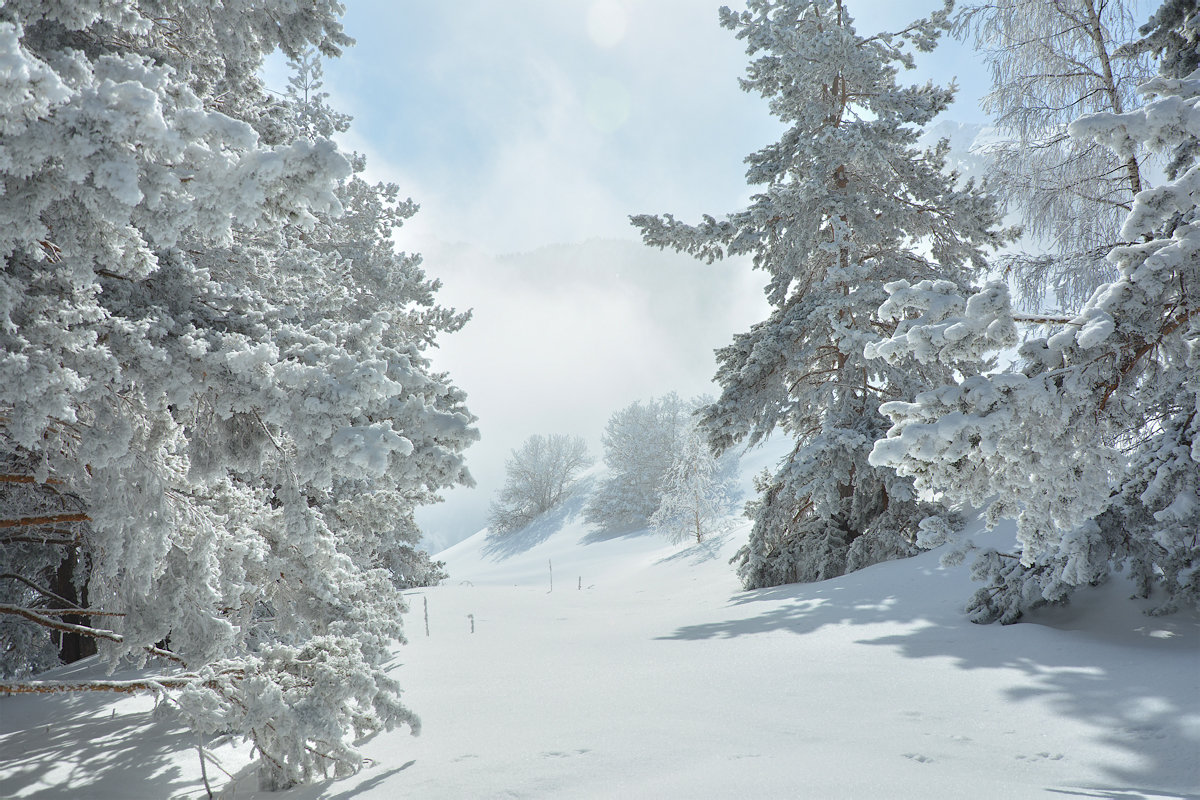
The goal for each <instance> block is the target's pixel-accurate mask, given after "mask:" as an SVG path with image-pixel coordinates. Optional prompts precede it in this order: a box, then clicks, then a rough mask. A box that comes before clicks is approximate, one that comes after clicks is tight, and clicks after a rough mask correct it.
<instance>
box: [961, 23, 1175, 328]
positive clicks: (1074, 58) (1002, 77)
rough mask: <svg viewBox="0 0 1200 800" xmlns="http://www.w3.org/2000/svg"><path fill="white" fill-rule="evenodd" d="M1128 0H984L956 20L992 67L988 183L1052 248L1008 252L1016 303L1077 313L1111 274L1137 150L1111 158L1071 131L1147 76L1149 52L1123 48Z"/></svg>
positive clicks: (1139, 184)
mask: <svg viewBox="0 0 1200 800" xmlns="http://www.w3.org/2000/svg"><path fill="white" fill-rule="evenodd" d="M1133 5H1134V3H1133V2H1132V0H1131V2H1126V1H1125V0H1055V2H1046V0H988V2H984V3H968V4H966V5H965V6H963V7H962V9H961V10H960V11H959V12H958V14H957V15H956V17H955V30H956V32H957V33H958V34H959V35H962V36H970V35H973V38H974V41H975V46H976V48H977V49H978V50H979V52H980V53H981V54H982V56H983V59H984V60H985V61H986V62H987V63H988V65H989V66H990V67H991V72H992V91H991V92H990V93H989V94H988V95H987V96H986V97H985V98H984V99H983V108H984V110H985V111H987V112H988V113H989V114H990V115H991V116H992V119H993V121H994V124H995V126H996V128H997V133H998V134H999V135H998V137H997V140H996V141H995V142H994V143H992V144H991V145H990V146H989V148H988V152H989V155H990V156H991V160H992V161H991V163H992V166H991V168H990V170H989V180H990V182H991V185H992V186H993V187H995V190H996V192H997V193H998V194H1000V195H1001V197H1002V198H1003V199H1004V200H1005V201H1006V202H1007V204H1008V206H1009V207H1010V208H1011V210H1013V211H1015V212H1016V213H1017V214H1019V215H1020V217H1021V219H1022V221H1023V223H1024V224H1023V227H1024V230H1025V232H1026V233H1027V234H1028V235H1029V236H1031V237H1032V242H1031V243H1032V244H1035V245H1038V246H1040V247H1046V248H1048V249H1049V250H1050V255H1044V254H1041V253H1035V254H1032V255H1031V254H1024V253H1017V254H1010V255H1008V256H1005V257H1004V259H1003V266H1004V268H1005V269H1006V270H1007V271H1008V273H1009V274H1010V275H1011V276H1012V277H1013V279H1014V281H1015V283H1016V285H1017V288H1018V289H1019V292H1020V295H1021V300H1022V303H1023V304H1025V305H1026V306H1027V307H1029V308H1030V309H1031V310H1038V309H1041V307H1042V305H1043V304H1044V303H1045V302H1046V299H1047V293H1048V292H1049V293H1052V294H1053V296H1054V299H1055V303H1056V304H1057V306H1058V307H1059V308H1070V309H1077V308H1079V307H1080V306H1081V305H1082V304H1083V302H1084V301H1085V300H1087V299H1088V297H1089V295H1091V293H1092V292H1093V291H1094V290H1095V289H1096V287H1097V286H1099V285H1100V284H1102V283H1105V282H1106V281H1109V280H1111V279H1112V277H1113V275H1114V273H1113V271H1112V267H1111V265H1110V264H1109V263H1108V261H1107V260H1106V259H1105V255H1106V254H1107V253H1108V251H1109V249H1110V248H1111V247H1112V245H1113V244H1114V243H1116V242H1117V241H1119V231H1120V229H1121V223H1122V221H1123V220H1124V218H1125V215H1126V214H1128V213H1129V206H1130V203H1131V201H1132V198H1133V195H1134V194H1136V193H1137V192H1138V191H1140V190H1141V189H1142V188H1144V186H1145V185H1146V178H1147V175H1146V170H1145V169H1144V168H1143V166H1142V159H1143V153H1142V152H1141V151H1133V152H1130V153H1128V154H1126V155H1122V156H1120V157H1119V158H1118V156H1117V155H1116V154H1115V153H1113V152H1112V151H1110V150H1107V149H1106V148H1103V147H1095V146H1093V145H1092V144H1091V143H1090V142H1085V141H1081V140H1079V139H1075V138H1073V137H1071V136H1068V135H1067V125H1068V124H1069V123H1070V122H1071V121H1072V120H1074V119H1076V118H1077V117H1079V116H1080V115H1081V114H1086V113H1089V112H1098V111H1112V112H1115V113H1121V112H1123V111H1126V110H1128V109H1130V108H1133V107H1134V106H1135V105H1136V95H1135V89H1136V88H1137V86H1138V84H1140V83H1142V82H1143V81H1144V80H1146V79H1148V78H1149V77H1150V75H1151V64H1150V60H1149V58H1146V57H1144V56H1142V55H1139V54H1138V53H1137V52H1136V51H1134V50H1131V49H1129V48H1128V47H1124V48H1123V47H1122V46H1123V45H1127V44H1128V43H1129V42H1131V41H1132V40H1133V39H1134V38H1135V36H1136V23H1135V21H1134V18H1133V16H1132V13H1131V6H1133Z"/></svg>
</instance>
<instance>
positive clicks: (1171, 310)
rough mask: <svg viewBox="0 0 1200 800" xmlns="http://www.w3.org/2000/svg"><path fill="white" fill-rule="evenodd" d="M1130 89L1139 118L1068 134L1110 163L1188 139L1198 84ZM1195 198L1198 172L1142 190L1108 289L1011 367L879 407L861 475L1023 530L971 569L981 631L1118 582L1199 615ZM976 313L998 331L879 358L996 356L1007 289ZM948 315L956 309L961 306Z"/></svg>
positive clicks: (962, 328) (1199, 343) (1195, 121)
mask: <svg viewBox="0 0 1200 800" xmlns="http://www.w3.org/2000/svg"><path fill="white" fill-rule="evenodd" d="M1142 92H1143V95H1144V96H1145V98H1146V100H1147V103H1146V105H1145V107H1144V108H1142V109H1140V110H1138V111H1135V112H1130V113H1126V114H1094V115H1090V116H1086V117H1083V118H1081V119H1080V120H1078V121H1077V122H1075V123H1074V124H1072V126H1071V133H1072V135H1074V136H1077V137H1079V138H1080V139H1081V140H1083V141H1089V142H1099V143H1102V144H1107V145H1108V146H1110V147H1113V148H1115V149H1116V151H1117V153H1118V155H1121V156H1125V155H1127V154H1129V153H1130V152H1132V151H1133V149H1134V148H1135V147H1137V146H1139V145H1141V146H1144V147H1146V148H1148V149H1150V150H1152V151H1155V152H1160V153H1173V152H1181V151H1187V150H1188V149H1189V148H1191V147H1194V146H1195V145H1196V143H1197V142H1198V141H1200V71H1197V72H1195V73H1192V74H1191V75H1188V76H1185V77H1167V76H1163V77H1158V78H1155V79H1153V80H1151V81H1149V82H1148V83H1147V84H1145V85H1144V86H1143V87H1142ZM1198 197H1200V168H1198V167H1196V166H1192V167H1191V168H1189V169H1188V170H1186V171H1185V172H1183V173H1181V174H1179V175H1177V177H1176V178H1175V179H1174V180H1173V181H1171V182H1169V183H1167V184H1165V185H1163V186H1160V187H1158V188H1154V189H1147V190H1144V191H1142V192H1140V193H1139V194H1138V195H1137V197H1136V198H1135V201H1134V205H1133V208H1132V211H1131V212H1130V214H1129V216H1128V217H1127V219H1126V221H1125V225H1124V227H1123V229H1122V231H1121V236H1122V237H1123V238H1124V239H1125V240H1127V241H1130V242H1134V244H1129V245H1124V246H1120V247H1116V248H1114V249H1113V250H1112V251H1111V252H1110V253H1109V256H1108V258H1109V261H1110V262H1111V264H1112V266H1113V268H1114V269H1116V270H1117V271H1118V274H1119V278H1118V279H1117V280H1116V281H1114V282H1113V283H1111V284H1108V285H1106V286H1104V287H1102V288H1101V289H1100V290H1099V291H1098V292H1097V293H1096V294H1095V295H1094V296H1093V298H1092V299H1091V301H1089V302H1088V304H1087V305H1086V306H1085V307H1084V309H1083V311H1082V312H1081V313H1080V314H1079V315H1078V316H1077V317H1076V318H1074V319H1073V320H1071V322H1070V323H1068V324H1067V325H1063V326H1060V327H1059V328H1058V330H1057V331H1056V332H1054V333H1052V335H1049V336H1046V337H1043V338H1036V339H1032V340H1029V341H1027V342H1026V343H1025V344H1024V345H1022V347H1021V349H1020V354H1021V357H1022V359H1023V366H1022V367H1021V368H1020V369H1019V370H1011V371H1008V372H1003V373H999V374H994V375H983V374H974V375H973V376H972V377H969V378H967V379H966V380H964V381H962V382H961V383H957V384H949V385H946V386H943V387H942V388H939V389H935V390H932V391H928V392H924V393H921V394H918V395H917V396H916V397H915V399H914V400H913V401H911V402H894V403H889V404H887V405H885V406H884V407H883V411H884V413H886V414H887V415H888V416H889V417H891V419H892V422H893V427H892V428H891V430H890V431H889V432H888V436H887V438H886V439H884V440H883V441H880V442H879V443H877V444H876V446H875V449H874V451H873V453H872V456H871V460H872V462H873V463H876V464H879V465H888V466H892V467H895V468H896V469H897V471H898V472H900V473H901V474H903V475H907V476H911V477H913V478H914V479H915V481H916V485H917V487H918V488H920V489H926V490H929V491H935V492H941V493H944V494H946V495H948V496H950V497H952V498H953V499H955V500H959V501H965V502H968V503H972V504H976V505H984V504H988V512H987V513H988V517H989V519H990V520H992V521H995V520H997V519H999V518H1001V517H1010V518H1015V519H1016V520H1017V535H1018V552H1017V553H1016V554H1003V553H995V552H989V553H985V554H984V555H983V556H982V558H981V559H980V560H979V562H977V563H976V565H975V567H974V571H975V574H976V576H977V577H978V578H979V579H980V580H982V581H984V582H986V583H987V586H986V588H984V589H981V590H980V591H979V593H978V594H977V595H976V597H975V598H974V600H973V601H972V603H971V606H970V609H971V612H972V614H973V616H974V618H975V619H977V620H978V621H984V622H986V621H991V620H995V619H999V620H1000V621H1002V622H1012V621H1014V620H1016V619H1017V618H1018V617H1019V616H1020V615H1021V613H1022V612H1023V611H1024V610H1026V609H1028V608H1031V607H1035V606H1037V605H1040V604H1043V603H1046V602H1058V601H1062V600H1065V599H1066V598H1067V597H1068V596H1069V595H1070V594H1071V592H1072V591H1073V590H1074V589H1076V588H1077V587H1079V586H1083V585H1087V584H1094V583H1097V582H1100V581H1103V580H1104V579H1105V578H1106V577H1107V576H1108V575H1109V574H1110V573H1111V572H1113V571H1115V570H1121V569H1128V570H1129V571H1130V572H1131V574H1132V575H1133V577H1134V578H1135V579H1136V582H1137V585H1138V587H1139V590H1140V592H1141V593H1142V594H1143V595H1149V594H1150V593H1151V592H1159V595H1160V596H1159V601H1158V603H1157V608H1158V610H1159V611H1162V612H1166V611H1170V610H1172V609H1175V608H1178V607H1180V606H1184V605H1188V606H1195V605H1197V604H1200V541H1198V538H1197V531H1200V416H1198V412H1200V257H1198V255H1200V212H1198V207H1197V199H1198ZM985 295H986V297H985ZM894 297H895V295H894ZM988 298H992V299H988ZM971 303H977V304H982V305H983V306H985V307H986V308H987V309H989V310H993V311H994V312H996V317H995V319H994V320H993V322H991V323H988V324H987V325H983V324H982V323H981V322H980V321H978V320H975V319H971V318H970V314H969V313H968V314H967V315H966V316H962V317H954V316H953V315H952V314H951V315H950V316H947V317H946V318H945V319H943V320H933V321H931V322H930V323H928V324H925V323H923V322H917V323H914V324H913V325H912V326H911V329H910V330H908V331H907V333H906V334H905V335H904V336H903V337H894V338H893V340H892V342H891V343H890V344H888V345H886V346H885V347H882V348H879V349H881V350H886V354H887V355H888V356H889V357H892V356H894V355H896V354H897V353H899V352H901V351H904V350H908V351H910V352H921V353H933V354H934V355H935V357H938V358H941V359H943V360H944V359H945V358H946V354H947V352H949V349H950V348H959V349H961V348H964V347H978V348H980V349H985V350H986V349H990V348H994V347H996V346H999V345H1002V344H1003V340H994V341H991V340H988V336H987V334H988V332H989V330H990V329H991V327H992V326H993V325H998V326H999V327H1001V328H1006V327H1007V326H1008V325H1009V324H1010V323H1009V322H1008V321H1007V320H1006V315H1007V313H1008V311H1007V298H1006V297H1005V296H1004V290H1003V287H1002V286H989V287H988V288H987V289H985V290H984V292H983V293H982V294H981V295H976V296H975V297H972V298H971V299H970V300H968V301H967V304H968V307H969V306H970V304H971ZM946 304H947V306H954V307H955V308H958V309H961V308H963V305H962V302H961V297H955V298H951V299H949V300H948V301H947V303H946ZM909 307H910V308H913V307H914V306H912V305H909ZM951 332H958V333H961V334H963V335H961V336H958V338H955V336H952V335H951ZM956 335H957V333H956ZM901 339H902V340H903V341H901ZM951 340H953V341H951Z"/></svg>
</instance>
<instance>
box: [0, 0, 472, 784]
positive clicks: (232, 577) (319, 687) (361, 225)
mask: <svg viewBox="0 0 1200 800" xmlns="http://www.w3.org/2000/svg"><path fill="white" fill-rule="evenodd" d="M152 12H153V13H151V10H148V9H147V8H146V7H143V6H139V5H138V4H136V3H126V4H105V3H79V2H52V1H51V0H19V1H18V2H12V3H7V4H5V5H4V6H3V7H2V8H0V110H2V113H0V134H2V135H3V139H4V157H3V159H0V182H2V185H3V186H4V192H3V195H2V196H0V253H2V254H3V257H4V261H5V269H4V271H3V273H2V274H0V341H3V345H4V347H3V352H2V354H0V473H2V474H3V475H5V476H6V479H5V480H3V481H0V519H2V520H3V521H4V522H3V528H0V575H2V576H3V577H0V607H2V608H3V609H4V613H0V637H2V638H3V641H4V642H5V645H4V647H3V648H0V673H2V674H4V675H8V676H12V677H13V678H15V679H16V682H12V681H10V682H7V683H5V684H4V686H5V690H7V691H21V689H19V688H15V687H19V686H20V685H22V683H21V681H23V680H24V679H25V678H27V677H28V676H29V675H31V674H33V673H36V672H38V671H40V670H42V669H44V668H46V667H48V666H51V665H52V664H54V663H55V662H56V661H57V660H58V652H57V651H58V649H59V643H58V642H57V641H56V640H55V639H54V638H52V636H57V635H59V634H63V635H67V636H73V635H78V636H81V637H84V638H86V639H89V640H95V641H96V642H97V644H98V646H99V651H100V656H101V659H102V660H103V662H104V663H106V664H107V665H109V666H110V667H112V666H116V665H117V664H118V663H125V662H127V661H129V660H132V661H133V662H134V663H141V662H144V661H146V660H147V659H148V658H159V657H161V658H166V659H169V660H171V661H179V662H181V664H182V665H183V667H184V668H186V670H187V671H186V672H181V673H179V674H173V673H167V674H164V675H161V676H159V678H156V679H147V682H148V683H152V684H154V685H155V686H158V687H160V688H170V689H171V690H172V696H173V701H172V702H173V703H174V704H175V706H176V707H177V708H178V710H179V711H180V713H181V716H182V718H183V719H184V720H186V721H187V722H188V723H189V724H191V725H193V726H194V727H196V728H197V729H198V730H200V731H204V732H211V731H215V730H230V731H234V732H236V733H238V734H242V735H245V736H247V737H248V738H250V739H251V740H252V741H253V743H254V745H255V747H256V748H257V750H258V752H259V753H260V754H261V756H262V759H263V763H264V770H263V775H264V780H265V782H266V783H267V784H269V785H274V786H282V785H286V784H289V783H293V782H297V781H304V780H309V779H312V778H313V777H314V776H316V775H318V774H321V773H322V772H323V771H324V770H326V769H332V770H333V771H335V772H338V773H344V772H345V771H347V770H352V769H355V768H357V766H358V764H359V758H358V756H357V755H356V753H355V751H354V748H353V746H352V744H351V742H352V740H353V739H354V738H355V737H357V736H360V735H362V734H365V733H368V732H370V731H373V730H378V729H380V728H385V727H390V726H393V725H397V724H408V725H412V726H413V727H414V729H415V728H416V725H417V722H416V718H415V717H414V716H413V715H412V714H411V712H409V711H408V710H407V709H405V708H404V707H403V706H402V705H401V704H400V702H399V691H398V688H397V686H396V685H395V683H394V682H393V681H391V680H390V679H389V678H387V677H386V676H385V675H384V674H383V671H382V667H381V665H382V663H383V662H384V660H385V659H386V658H387V657H388V656H389V653H390V652H391V648H392V646H393V645H394V643H395V642H396V641H398V640H400V639H401V627H400V615H401V613H402V612H403V610H404V605H403V602H402V598H401V597H400V595H399V593H398V591H397V588H396V580H397V577H398V576H399V575H401V574H404V573H405V570H407V569H409V568H410V567H411V566H412V564H414V563H415V564H416V565H417V566H418V567H419V568H420V569H424V570H425V577H426V578H430V577H431V576H430V574H429V570H428V567H429V566H430V565H429V562H428V558H427V557H426V558H425V559H424V564H423V565H422V560H421V558H420V556H417V555H415V554H416V552H417V551H416V550H415V544H416V542H417V539H418V536H419V532H417V530H416V527H415V525H414V524H412V509H413V508H414V507H415V506H416V505H418V504H421V503H426V502H431V501H433V500H435V499H436V492H437V491H438V490H440V489H441V488H444V487H448V486H452V485H455V484H459V483H469V482H470V476H469V474H468V473H467V472H466V470H465V468H464V466H463V460H462V451H463V449H464V448H465V447H466V446H467V445H468V444H469V443H470V442H471V441H473V440H474V439H475V438H477V434H476V432H475V431H474V430H473V429H472V428H471V423H472V422H473V417H471V415H470V414H469V413H468V412H467V410H466V408H465V407H464V396H463V394H462V392H461V391H460V390H458V389H457V388H456V387H455V386H454V385H453V384H451V383H450V382H449V380H448V378H447V376H445V375H443V374H439V373H437V372H435V371H434V370H433V368H432V365H431V364H430V362H429V360H428V358H427V356H426V354H425V351H426V349H427V348H428V346H429V345H430V344H431V343H432V342H433V341H434V340H435V338H436V336H437V335H438V334H439V333H441V332H444V331H450V330H455V329H457V328H458V327H460V326H461V325H462V324H463V323H464V322H465V321H466V317H465V315H460V314H457V313H455V312H454V311H453V310H450V309H444V308H441V307H439V306H438V305H436V303H435V301H434V294H435V292H436V290H437V288H438V284H437V282H436V281H432V280H430V279H428V278H427V277H426V276H425V274H424V272H423V271H422V270H421V268H420V262H419V259H418V258H417V257H415V256H409V255H406V254H404V253H397V252H395V250H394V249H393V246H392V244H391V241H390V237H391V234H392V232H393V230H394V229H395V228H397V227H398V226H399V225H400V224H401V223H402V222H403V220H404V219H406V218H407V217H408V216H411V214H412V213H414V212H415V206H414V205H413V204H412V203H411V202H401V201H399V200H398V199H397V190H396V188H395V187H393V186H384V185H377V186H371V185H368V184H367V183H366V182H364V181H362V180H361V179H360V178H358V177H357V175H356V174H355V173H356V172H358V171H361V169H362V166H363V164H362V159H361V158H359V157H357V156H351V157H349V158H348V157H346V156H345V155H343V154H342V153H339V152H338V150H337V148H336V146H335V145H333V144H332V143H331V142H330V141H329V140H328V139H326V138H323V136H324V135H327V134H328V133H329V132H331V131H333V130H340V129H341V127H342V126H344V124H345V118H344V117H340V116H338V115H336V114H334V112H332V111H330V110H329V109H328V108H327V106H324V105H323V96H322V95H321V94H320V93H319V92H315V91H314V92H310V93H309V94H308V95H307V97H305V98H301V97H300V96H299V95H297V94H296V93H295V92H293V94H292V95H291V96H289V97H286V98H284V99H282V100H281V99H278V98H272V97H271V96H270V95H268V94H267V93H266V92H265V91H264V90H263V88H262V86H261V85H260V83H259V80H258V78H257V77H256V76H257V73H258V70H259V68H260V66H261V63H262V59H263V56H264V55H265V54H266V53H267V52H269V51H271V50H274V49H277V48H278V49H280V50H282V51H283V52H284V53H285V54H287V55H288V56H289V57H292V58H293V59H294V60H295V63H296V64H297V65H298V67H300V68H301V69H307V70H308V73H307V75H308V77H307V78H302V79H303V80H308V81H309V84H308V85H309V86H310V88H313V81H314V79H319V75H314V74H313V70H312V64H313V61H312V57H311V54H309V55H305V53H306V52H307V48H310V47H315V48H317V49H318V50H319V51H321V52H322V53H324V54H326V55H336V54H337V53H338V52H339V50H340V48H341V47H343V46H345V45H347V44H348V43H349V41H350V40H349V39H348V38H347V37H346V36H345V35H344V34H343V33H342V29H341V25H340V23H339V21H338V14H339V13H340V6H339V5H338V4H337V3H334V2H332V0H329V2H325V1H324V0H318V2H312V3H306V4H303V6H296V5H295V4H291V3H254V4H246V3H234V4H225V5H223V6H221V7H220V8H209V7H203V8H201V7H198V6H196V4H193V3H187V2H168V3H165V4H164V3H157V4H154V8H153V9H152ZM306 59H307V60H306ZM304 64H308V66H307V67H304V66H303V65H304ZM410 571H411V570H410ZM67 611H71V612H73V613H71V614H67V613H66V612H67ZM26 612H28V613H26ZM89 614H91V616H89ZM101 614H103V616H101ZM64 625H67V626H70V628H69V629H66V628H64ZM55 628H57V633H56V632H55V631H54V629H55ZM105 683H106V682H103V681H101V682H99V683H97V684H95V685H94V686H86V685H85V686H83V687H81V688H95V689H102V688H105V687H104V686H102V684H105ZM28 685H29V686H35V685H37V684H33V683H31V684H28Z"/></svg>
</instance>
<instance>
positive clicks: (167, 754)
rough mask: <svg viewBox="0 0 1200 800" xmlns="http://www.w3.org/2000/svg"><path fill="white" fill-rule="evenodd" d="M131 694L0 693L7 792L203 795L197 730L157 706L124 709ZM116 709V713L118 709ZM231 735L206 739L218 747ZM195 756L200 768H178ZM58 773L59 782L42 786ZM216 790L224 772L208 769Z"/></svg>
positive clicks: (0, 767)
mask: <svg viewBox="0 0 1200 800" xmlns="http://www.w3.org/2000/svg"><path fill="white" fill-rule="evenodd" d="M122 699H125V696H124V695H111V694H101V693H95V694H79V695H66V694H64V695H56V696H51V695H41V696H32V695H25V696H16V697H4V698H0V717H2V718H3V724H2V725H0V797H17V796H21V797H25V798H35V799H37V798H45V799H46V800H49V799H50V798H59V797H63V796H64V791H67V792H68V793H69V795H70V796H71V797H101V796H102V797H123V798H130V800H136V799H137V798H163V797H176V796H180V795H186V796H191V797H194V796H203V795H204V786H203V784H202V783H201V780H200V776H199V772H200V768H199V758H200V756H199V754H198V752H197V751H196V744H197V741H196V737H195V735H194V734H192V733H190V732H188V731H185V730H182V729H181V728H180V727H179V726H177V725H174V724H172V723H171V722H170V721H169V720H164V719H155V717H154V712H153V711H149V710H147V711H134V712H131V711H125V710H123V709H122V708H121V707H120V705H121V704H120V703H119V702H118V701H120V700H122ZM114 711H115V714H114ZM222 741H224V740H215V741H207V742H205V745H206V747H208V748H213V747H216V746H219V745H220V744H221V743H222ZM188 757H191V758H192V759H193V760H194V762H195V770H189V774H188V775H184V774H183V772H182V770H181V769H180V767H179V764H180V762H181V761H182V760H183V759H186V758H188ZM51 773H55V774H54V777H53V778H52V781H53V782H52V783H49V782H47V784H46V785H42V784H43V780H44V779H46V777H47V776H49V775H51ZM208 774H209V781H210V783H211V785H212V786H213V788H214V790H215V789H218V788H219V787H220V786H222V785H223V784H224V783H225V780H226V778H225V776H224V775H223V774H222V773H221V772H220V770H218V769H216V768H215V767H214V766H212V765H211V763H210V765H209V768H208Z"/></svg>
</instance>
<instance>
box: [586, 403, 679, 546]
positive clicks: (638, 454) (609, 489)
mask: <svg viewBox="0 0 1200 800" xmlns="http://www.w3.org/2000/svg"><path fill="white" fill-rule="evenodd" d="M695 406H696V404H695V403H685V402H684V401H683V400H681V399H680V398H679V396H678V395H677V394H675V393H674V392H672V393H670V394H666V395H663V396H662V397H652V398H650V400H648V401H646V402H644V403H643V402H641V401H638V402H636V403H633V404H632V405H629V406H626V407H625V408H623V409H621V410H620V411H617V412H616V413H614V414H613V415H612V416H611V417H609V419H608V423H607V424H606V425H605V426H604V435H603V437H602V442H603V444H604V463H605V465H606V466H607V467H608V471H607V473H606V474H605V475H604V476H603V477H602V478H601V479H600V480H599V482H598V483H597V486H596V489H595V491H593V492H592V495H591V498H589V500H588V505H587V507H586V508H585V509H584V519H586V520H587V521H588V522H591V523H593V524H595V525H599V526H600V527H601V528H604V529H607V530H629V529H633V528H640V527H644V526H645V525H646V523H647V522H648V521H649V519H650V515H651V514H653V513H654V512H655V510H657V509H658V505H659V500H660V498H661V486H662V482H663V478H664V477H666V474H667V471H668V470H669V469H670V468H671V464H672V463H673V462H674V461H675V459H676V457H677V456H678V455H679V451H680V447H681V446H682V444H683V442H684V438H685V436H684V434H685V432H686V430H687V428H688V427H689V426H690V425H691V421H690V417H691V413H692V411H693V410H694V408H695Z"/></svg>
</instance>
